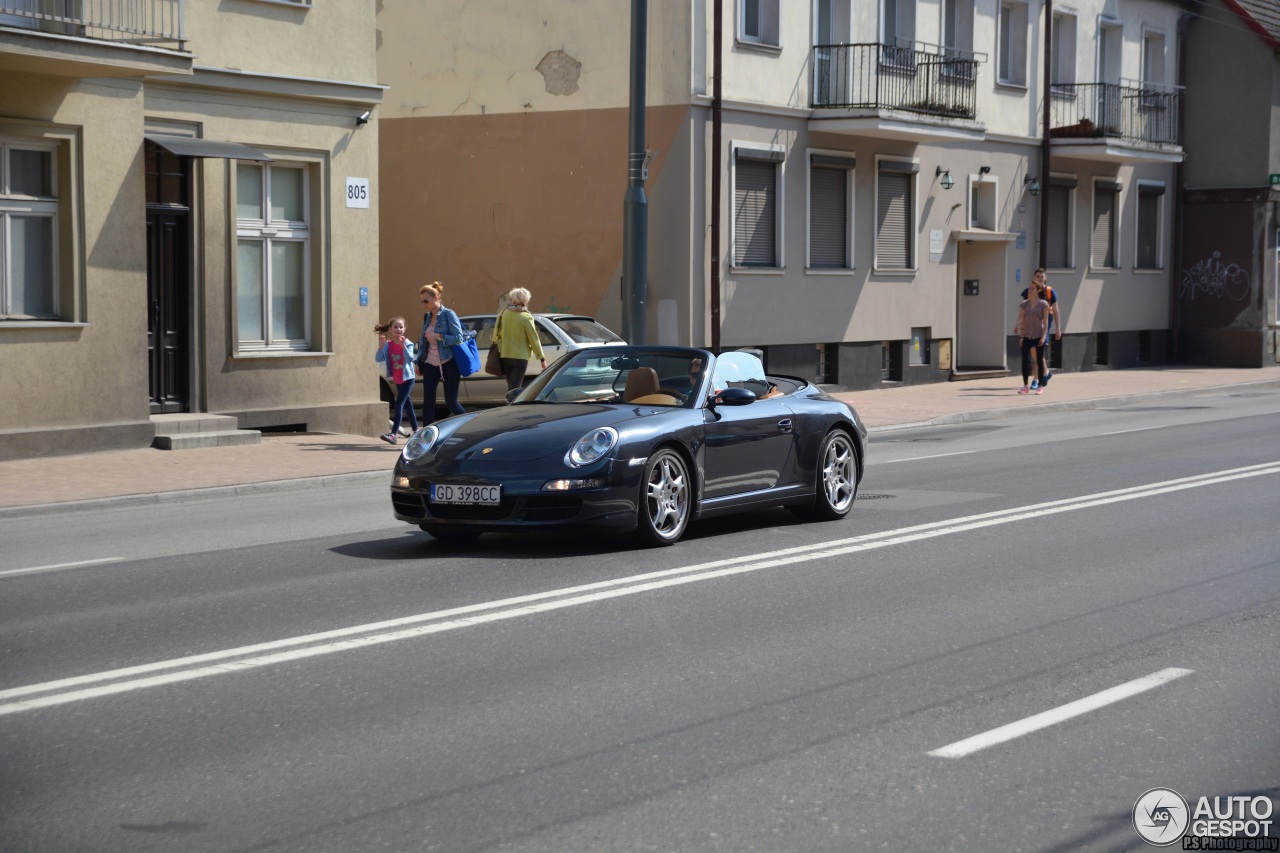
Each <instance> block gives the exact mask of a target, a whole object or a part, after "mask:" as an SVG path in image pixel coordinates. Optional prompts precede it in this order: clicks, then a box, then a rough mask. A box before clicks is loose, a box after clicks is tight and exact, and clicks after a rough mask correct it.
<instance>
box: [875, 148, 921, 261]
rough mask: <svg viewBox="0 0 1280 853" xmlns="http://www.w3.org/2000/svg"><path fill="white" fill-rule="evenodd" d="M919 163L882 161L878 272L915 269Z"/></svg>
mask: <svg viewBox="0 0 1280 853" xmlns="http://www.w3.org/2000/svg"><path fill="white" fill-rule="evenodd" d="M919 170H920V165H919V164H918V163H912V162H908V161H902V160H881V161H880V163H879V166H878V169H877V175H876V269H881V270H912V269H915V248H916V247H915V225H916V211H915V180H916V179H915V173H916V172H918V171H919Z"/></svg>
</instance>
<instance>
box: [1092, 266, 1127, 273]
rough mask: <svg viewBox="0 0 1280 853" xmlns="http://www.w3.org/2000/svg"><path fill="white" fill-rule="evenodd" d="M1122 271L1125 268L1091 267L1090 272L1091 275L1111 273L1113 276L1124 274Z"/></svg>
mask: <svg viewBox="0 0 1280 853" xmlns="http://www.w3.org/2000/svg"><path fill="white" fill-rule="evenodd" d="M1122 271H1123V268H1122V267H1089V272H1090V273H1111V274H1115V273H1118V272H1122Z"/></svg>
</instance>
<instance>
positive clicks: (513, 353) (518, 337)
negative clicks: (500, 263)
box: [493, 287, 547, 391]
mask: <svg viewBox="0 0 1280 853" xmlns="http://www.w3.org/2000/svg"><path fill="white" fill-rule="evenodd" d="M529 298H530V294H529V291H528V290H526V289H525V288H523V287H517V288H516V289H515V290H513V291H511V292H510V293H508V294H507V300H508V303H507V307H506V308H505V309H504V310H502V311H500V312H499V313H498V321H497V325H496V327H495V328H494V332H493V345H494V346H496V347H497V348H498V355H499V356H500V357H501V358H502V374H503V376H504V377H506V380H507V390H508V391H511V390H514V389H516V388H519V387H520V386H521V385H523V384H524V374H525V371H527V370H528V369H529V358H530V356H534V355H536V356H537V357H538V361H539V362H540V363H541V364H542V369H543V370H546V369H547V357H546V355H545V354H544V353H543V352H542V341H540V340H538V329H537V326H536V325H535V324H534V322H533V315H532V314H530V313H529Z"/></svg>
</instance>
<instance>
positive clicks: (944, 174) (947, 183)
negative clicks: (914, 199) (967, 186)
mask: <svg viewBox="0 0 1280 853" xmlns="http://www.w3.org/2000/svg"><path fill="white" fill-rule="evenodd" d="M933 176H934V177H935V178H937V177H941V178H942V180H941V181H939V182H938V183H940V184H942V188H943V189H944V190H949V189H951V188H952V187H954V186H955V185H956V179H955V178H953V177H951V170H950V169H944V168H942V167H941V166H938V167H937V168H935V169H934V170H933Z"/></svg>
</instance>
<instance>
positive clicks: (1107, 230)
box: [1089, 180, 1120, 269]
mask: <svg viewBox="0 0 1280 853" xmlns="http://www.w3.org/2000/svg"><path fill="white" fill-rule="evenodd" d="M1119 200H1120V184H1119V183H1118V182H1116V181H1100V180H1099V181H1094V182H1093V252H1092V254H1091V255H1090V259H1089V265H1090V266H1092V267H1095V268H1098V269H1115V268H1117V267H1119V266H1120V259H1119V258H1118V257H1117V256H1116V228H1117V227H1118V225H1119V221H1118V215H1119V212H1120V207H1119V204H1118V202H1119Z"/></svg>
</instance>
